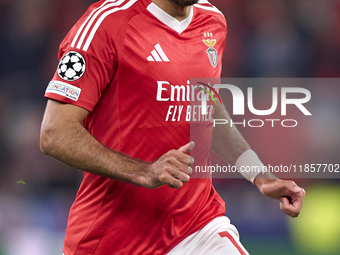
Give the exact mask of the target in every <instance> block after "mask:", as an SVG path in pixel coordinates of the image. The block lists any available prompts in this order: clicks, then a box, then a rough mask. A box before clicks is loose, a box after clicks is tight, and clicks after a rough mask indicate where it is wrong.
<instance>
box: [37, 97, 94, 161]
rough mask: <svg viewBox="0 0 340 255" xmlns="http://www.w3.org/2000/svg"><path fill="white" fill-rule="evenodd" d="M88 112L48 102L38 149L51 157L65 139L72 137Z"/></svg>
mask: <svg viewBox="0 0 340 255" xmlns="http://www.w3.org/2000/svg"><path fill="white" fill-rule="evenodd" d="M88 113H89V111H88V110H86V109H84V108H81V107H78V106H75V105H72V104H66V103H63V102H58V101H55V100H51V99H50V100H48V102H47V105H46V109H45V113H44V118H43V122H42V125H41V131H40V149H41V151H42V152H44V153H45V154H48V155H51V154H52V151H54V149H55V147H56V145H57V144H58V143H59V142H60V140H63V138H65V137H72V136H73V135H72V134H73V133H74V132H75V130H77V129H79V128H82V127H81V123H82V121H83V120H84V119H85V117H86V116H87V115H88Z"/></svg>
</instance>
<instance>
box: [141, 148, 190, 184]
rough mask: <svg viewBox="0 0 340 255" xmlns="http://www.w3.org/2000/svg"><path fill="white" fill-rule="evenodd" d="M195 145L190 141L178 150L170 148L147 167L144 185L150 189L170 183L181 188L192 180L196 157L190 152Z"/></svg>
mask: <svg viewBox="0 0 340 255" xmlns="http://www.w3.org/2000/svg"><path fill="white" fill-rule="evenodd" d="M194 146H195V144H194V142H190V143H188V144H186V145H184V146H182V147H181V148H179V149H178V150H170V151H168V152H167V153H165V154H164V155H163V156H161V157H160V158H159V159H158V160H156V161H155V162H153V163H152V164H150V165H148V167H147V168H146V169H145V173H144V175H145V176H144V178H143V179H144V180H143V183H142V186H143V187H145V188H149V189H154V188H159V187H161V186H163V185H166V184H167V185H169V186H170V187H172V188H181V187H182V186H183V184H184V183H186V182H188V181H189V180H190V174H191V172H192V169H191V167H190V166H191V165H192V164H193V161H194V159H193V158H192V157H190V156H189V155H188V153H189V152H190V151H191V150H192V149H193V147H194Z"/></svg>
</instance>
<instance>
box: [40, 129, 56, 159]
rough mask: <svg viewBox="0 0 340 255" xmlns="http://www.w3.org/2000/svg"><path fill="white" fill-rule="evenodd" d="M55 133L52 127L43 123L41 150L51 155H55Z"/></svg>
mask: <svg viewBox="0 0 340 255" xmlns="http://www.w3.org/2000/svg"><path fill="white" fill-rule="evenodd" d="M54 137H55V135H54V131H53V129H52V128H50V127H47V126H46V125H42V127H41V130H40V150H41V151H42V152H43V153H44V154H46V155H49V156H52V155H53V150H54V146H55V142H54V140H55V138H54Z"/></svg>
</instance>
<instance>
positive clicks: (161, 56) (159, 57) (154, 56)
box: [147, 43, 170, 62]
mask: <svg viewBox="0 0 340 255" xmlns="http://www.w3.org/2000/svg"><path fill="white" fill-rule="evenodd" d="M147 60H148V61H149V62H154V61H156V62H170V60H169V59H168V57H167V56H166V55H165V53H164V51H163V49H162V47H161V46H160V45H159V43H157V44H156V45H155V49H154V50H153V51H151V55H150V56H148V58H147Z"/></svg>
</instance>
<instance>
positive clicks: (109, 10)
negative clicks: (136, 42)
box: [64, 0, 146, 51]
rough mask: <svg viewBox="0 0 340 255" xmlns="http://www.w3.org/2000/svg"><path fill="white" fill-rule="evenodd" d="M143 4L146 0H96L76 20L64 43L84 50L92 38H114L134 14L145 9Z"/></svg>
mask: <svg viewBox="0 0 340 255" xmlns="http://www.w3.org/2000/svg"><path fill="white" fill-rule="evenodd" d="M145 4H146V0H106V1H104V0H102V1H98V2H96V3H94V4H92V5H91V6H90V7H89V8H88V9H87V11H86V12H85V13H84V15H83V16H82V17H81V18H80V19H79V20H78V22H77V23H76V24H75V25H74V27H73V28H72V29H71V31H70V32H69V34H68V35H67V37H66V38H65V39H64V43H66V44H69V45H70V46H71V47H76V48H78V49H83V50H85V51H86V50H87V49H88V48H89V46H90V44H91V43H92V41H93V40H94V38H99V39H105V38H115V37H116V36H118V35H119V33H120V32H121V29H122V28H124V27H125V24H127V23H128V22H129V20H130V19H131V18H132V17H133V16H134V15H136V14H139V13H141V12H143V11H145V9H146V8H145ZM108 35H109V36H108Z"/></svg>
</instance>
